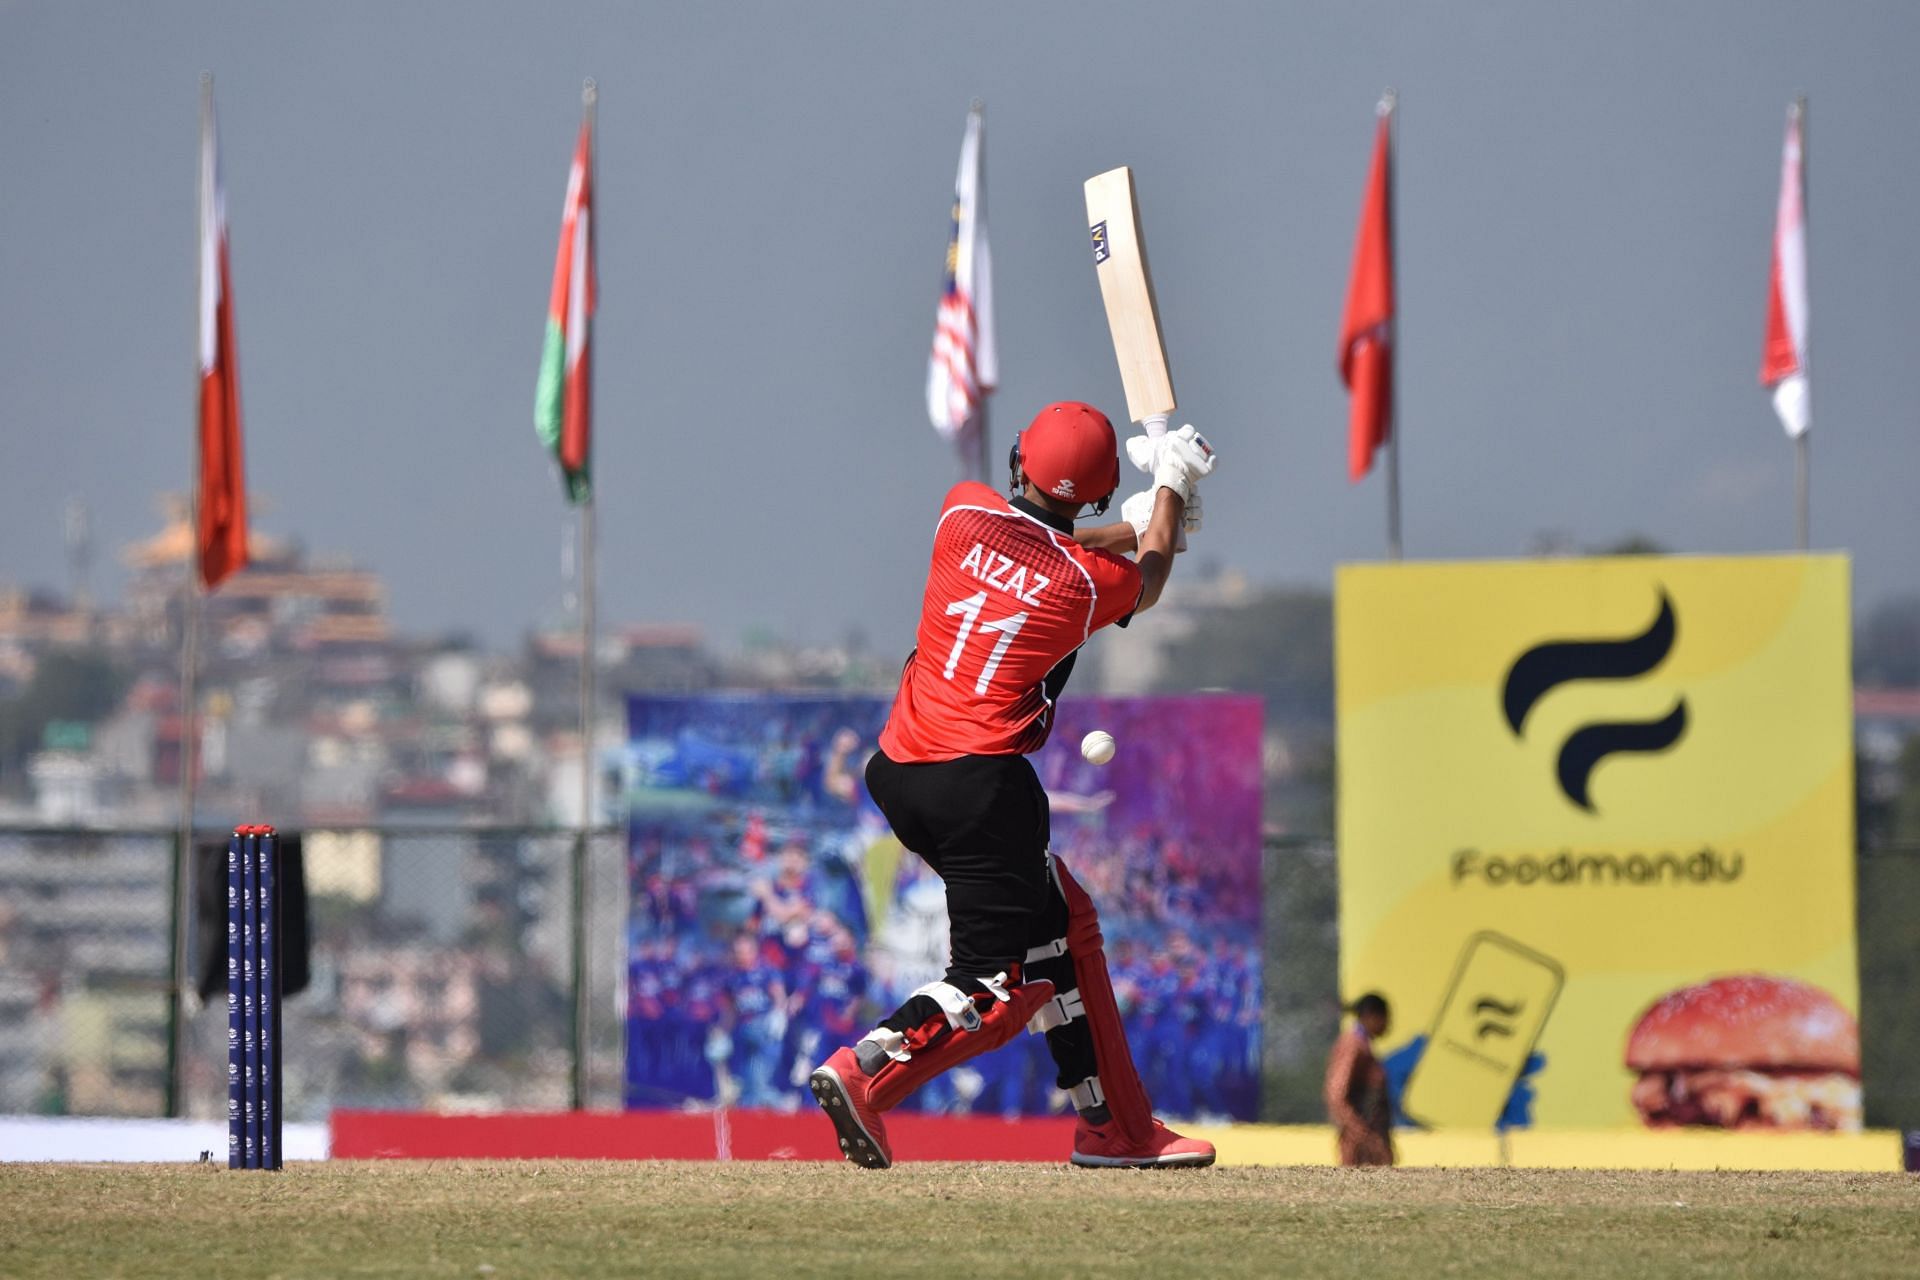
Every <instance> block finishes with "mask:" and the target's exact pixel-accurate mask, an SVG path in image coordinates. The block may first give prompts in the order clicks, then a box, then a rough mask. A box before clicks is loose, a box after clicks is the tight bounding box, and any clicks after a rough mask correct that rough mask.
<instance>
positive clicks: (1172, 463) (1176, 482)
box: [1153, 426, 1217, 502]
mask: <svg viewBox="0 0 1920 1280" xmlns="http://www.w3.org/2000/svg"><path fill="white" fill-rule="evenodd" d="M1158 444H1159V447H1160V457H1159V459H1158V460H1157V461H1156V462H1155V463H1154V467H1153V484H1154V487H1155V488H1156V489H1171V490H1173V491H1174V492H1175V493H1177V494H1179V495H1180V497H1181V499H1182V501H1189V502H1190V501H1192V499H1193V490H1194V486H1196V485H1198V484H1199V483H1200V481H1201V480H1202V479H1204V478H1205V477H1207V476H1209V475H1212V474H1213V467H1214V463H1215V462H1216V461H1217V458H1216V455H1215V454H1214V451H1213V446H1212V445H1210V444H1208V443H1207V438H1206V437H1205V436H1203V435H1201V434H1200V433H1199V432H1198V431H1195V430H1194V429H1193V428H1192V427H1191V426H1185V427H1181V428H1180V429H1179V430H1178V431H1170V432H1168V433H1167V434H1166V435H1164V436H1161V437H1160V439H1159V441H1158Z"/></svg>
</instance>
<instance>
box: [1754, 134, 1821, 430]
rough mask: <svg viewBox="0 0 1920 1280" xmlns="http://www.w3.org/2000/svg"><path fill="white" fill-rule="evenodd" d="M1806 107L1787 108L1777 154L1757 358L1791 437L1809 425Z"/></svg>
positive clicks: (1810, 408) (1810, 410) (1811, 413)
mask: <svg viewBox="0 0 1920 1280" xmlns="http://www.w3.org/2000/svg"><path fill="white" fill-rule="evenodd" d="M1805 117H1806V108H1805V106H1804V104H1803V103H1799V102H1796V103H1794V104H1793V106H1792V107H1790V108H1788V110H1787V140H1786V144H1785V146H1784V147H1783V148H1782V150H1781V153H1780V204H1779V210H1778V212H1777V214H1776V215H1775V218H1774V228H1773V281H1772V284H1771V286H1770V287H1769V288H1768V291H1767V341H1766V346H1765V349H1764V350H1763V351H1762V353H1761V356H1760V383H1761V385H1762V386H1765V387H1767V388H1769V389H1770V390H1772V392H1773V410H1774V412H1775V413H1777V414H1779V415H1780V425H1781V426H1783V427H1785V428H1786V429H1787V434H1788V435H1789V436H1792V437H1794V438H1795V439H1798V438H1799V437H1800V436H1801V435H1803V434H1805V432H1806V430H1807V428H1808V427H1810V426H1812V425H1813V397H1812V392H1811V389H1810V388H1809V386H1808V383H1807V173H1806V135H1805V123H1806V119H1805Z"/></svg>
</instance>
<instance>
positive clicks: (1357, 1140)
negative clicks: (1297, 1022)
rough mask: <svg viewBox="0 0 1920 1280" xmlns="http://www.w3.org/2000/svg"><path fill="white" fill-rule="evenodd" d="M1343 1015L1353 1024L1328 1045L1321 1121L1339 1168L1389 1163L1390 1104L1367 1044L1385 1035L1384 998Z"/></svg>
mask: <svg viewBox="0 0 1920 1280" xmlns="http://www.w3.org/2000/svg"><path fill="white" fill-rule="evenodd" d="M1347 1011H1348V1012H1350V1013H1352V1014H1353V1025H1352V1026H1351V1027H1349V1028H1347V1030H1345V1031H1344V1032H1342V1033H1341V1035H1340V1038H1339V1039H1338V1040H1336V1041H1334V1044H1333V1053H1332V1054H1331V1055H1329V1056H1328V1058H1327V1091H1326V1098H1327V1119H1328V1121H1329V1122H1330V1123H1331V1124H1332V1125H1333V1128H1334V1132H1335V1134H1336V1135H1337V1137H1338V1139H1339V1143H1340V1163H1341V1164H1342V1165H1345V1166H1348V1167H1352V1166H1355V1165H1391V1164H1392V1163H1393V1162H1394V1153H1393V1103H1392V1100H1391V1099H1390V1098H1388V1096H1387V1072H1386V1068H1384V1067H1382V1066H1381V1065H1380V1060H1379V1059H1378V1058H1377V1057H1375V1056H1374V1052H1373V1043H1374V1041H1376V1040H1378V1039H1379V1038H1380V1037H1381V1036H1384V1035H1386V1034H1387V1028H1388V1027H1389V1026H1391V1025H1392V1019H1391V1016H1390V1014H1389V1012H1388V1009H1387V1002H1386V999H1385V998H1384V997H1382V996H1380V995H1379V994H1377V993H1375V992H1372V991H1369V992H1368V993H1367V994H1366V995H1363V996H1361V997H1360V998H1359V999H1358V1000H1355V1001H1354V1002H1353V1004H1352V1005H1351V1006H1349V1008H1348V1010H1347Z"/></svg>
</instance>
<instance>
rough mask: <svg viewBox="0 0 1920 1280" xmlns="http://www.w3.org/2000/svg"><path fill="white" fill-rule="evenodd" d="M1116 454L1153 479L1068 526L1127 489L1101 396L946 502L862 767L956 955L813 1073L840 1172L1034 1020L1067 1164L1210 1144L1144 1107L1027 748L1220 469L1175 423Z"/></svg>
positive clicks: (1158, 569)
mask: <svg viewBox="0 0 1920 1280" xmlns="http://www.w3.org/2000/svg"><path fill="white" fill-rule="evenodd" d="M1136 446H1137V450H1136ZM1129 454H1130V456H1132V457H1133V458H1134V460H1135V462H1136V463H1139V464H1141V465H1142V469H1143V470H1147V471H1150V472H1151V474H1152V476H1153V484H1152V486H1151V487H1150V488H1148V489H1147V490H1146V491H1145V492H1144V493H1139V494H1135V495H1134V496H1133V497H1131V498H1129V499H1128V500H1127V501H1126V502H1125V503H1124V504H1123V505H1122V506H1121V508H1120V514H1121V516H1122V519H1121V520H1120V521H1119V522H1118V523H1115V524H1110V525H1105V526H1100V527H1096V528H1089V529H1086V530H1082V531H1081V532H1080V533H1078V534H1077V535H1076V533H1075V532H1074V525H1073V522H1074V519H1075V517H1077V516H1078V515H1079V514H1080V513H1081V510H1082V508H1084V507H1087V506H1091V507H1092V508H1093V511H1094V513H1095V514H1096V515H1099V514H1104V513H1105V512H1106V509H1107V504H1108V502H1109V501H1111V499H1112V496H1113V492H1114V490H1115V489H1116V488H1118V487H1119V483H1120V459H1119V451H1118V448H1117V447H1116V442H1115V439H1114V432H1113V424H1112V423H1111V422H1109V421H1108V420H1107V417H1106V415H1105V414H1103V413H1101V412H1100V411H1099V410H1098V409H1096V408H1094V407H1093V406H1092V405H1087V404H1080V403H1077V402H1063V403H1060V404H1051V405H1048V406H1047V407H1046V408H1044V409H1042V410H1041V411H1040V413H1039V415H1038V416H1037V417H1035V418H1034V420H1033V422H1032V424H1031V425H1030V426H1028V427H1027V429H1026V430H1025V431H1024V432H1022V433H1021V435H1020V438H1019V441H1018V443H1016V444H1015V445H1014V448H1013V455H1012V458H1011V459H1010V462H1011V467H1012V473H1013V474H1012V484H1011V496H1010V497H1007V498H1003V497H1001V496H1000V495H999V494H997V493H995V492H994V491H993V490H992V489H991V488H989V487H988V486H986V485H984V484H980V483H978V482H974V481H968V482H965V483H962V484H959V485H956V486H954V488H953V489H952V490H951V491H949V492H948V494H947V497H946V501H945V503H944V504H943V505H942V507H941V511H940V520H939V523H938V524H937V525H936V526H935V528H934V535H933V559H932V564H931V565H930V566H929V568H928V571H927V586H926V594H925V597H924V600H923V603H922V606H921V612H920V626H919V630H918V633H917V637H916V644H915V647H914V650H913V652H912V653H911V654H910V655H909V656H908V658H907V665H906V669H905V670H904V671H903V672H902V673H901V677H900V689H899V692H898V693H897V694H896V695H895V697H894V702H893V708H892V710H891V712H890V713H889V714H888V717H887V725H886V728H885V729H884V730H882V731H881V734H880V749H879V750H878V751H877V752H875V753H874V755H873V758H872V759H871V760H869V761H868V763H867V770H866V780H867V790H868V792H869V794H871V795H872V797H873V799H874V802H875V803H876V804H878V805H879V807H880V811H881V812H882V813H884V814H885V815H886V818H887V821H888V823H889V824H890V825H891V826H892V827H893V831H894V834H895V835H897V836H898V837H899V838H900V842H901V843H902V844H903V845H905V846H906V847H907V848H909V849H911V850H913V851H914V852H915V853H917V854H919V855H920V857H921V858H923V859H924V860H925V861H926V863H927V865H928V866H930V867H931V868H932V869H933V870H934V872H935V873H936V874H938V875H939V876H940V878H941V880H942V881H943V882H944V883H945V885H946V896H947V915H948V921H949V927H950V930H951V933H950V944H951V951H950V958H949V961H948V967H947V971H946V973H945V975H944V976H943V977H942V978H941V979H940V980H939V981H936V982H930V983H928V984H927V985H925V986H923V987H921V988H920V989H919V990H917V991H915V992H914V993H913V994H912V995H910V996H909V997H908V998H907V1001H906V1003H905V1004H902V1005H901V1006H900V1007H899V1008H898V1009H896V1010H895V1011H894V1012H893V1013H892V1014H890V1015H889V1016H888V1017H886V1018H885V1019H883V1020H882V1021H881V1023H880V1025H879V1026H877V1027H875V1028H874V1029H873V1030H872V1031H869V1032H868V1033H867V1034H866V1035H865V1036H864V1037H863V1038H862V1039H861V1040H860V1041H859V1042H858V1043H856V1044H852V1045H847V1046H844V1047H842V1048H840V1049H838V1050H836V1051H835V1052H834V1054H833V1056H831V1057H830V1058H828V1059H827V1060H826V1062H825V1063H823V1064H821V1065H820V1066H819V1067H818V1068H816V1069H815V1070H814V1072H813V1075H812V1079H811V1086H812V1089H813V1094H814V1097H815V1098H816V1099H817V1100H818V1101H819V1103H820V1106H821V1108H822V1109H823V1110H824V1111H825V1112H826V1113H827V1118H828V1119H830V1120H831V1121H832V1122H833V1126H834V1128H835V1129H836V1130H837V1131H838V1133H839V1138H840V1147H841V1150H842V1151H843V1152H844V1153H845V1154H846V1157H847V1159H848V1160H850V1161H852V1162H853V1163H854V1164H857V1165H861V1166H863V1167H865V1168H869V1169H885V1168H887V1167H889V1166H890V1165H891V1164H892V1163H893V1152H892V1150H891V1148H890V1147H889V1146H888V1143H887V1131H886V1125H885V1122H884V1120H883V1117H884V1116H885V1114H886V1113H887V1112H888V1111H890V1110H892V1109H893V1108H894V1107H896V1106H898V1105H899V1104H900V1103H901V1101H902V1100H904V1099H905V1098H907V1097H908V1096H909V1095H910V1094H912V1093H913V1091H914V1090H915V1089H918V1088H919V1087H920V1086H921V1085H923V1084H925V1083H926V1082H927V1081H928V1080H931V1079H932V1078H933V1077H934V1076H937V1075H939V1074H940V1073H941V1072H943V1071H946V1070H947V1069H949V1068H951V1067H955V1066H958V1065H959V1064H961V1063H963V1062H965V1061H967V1060H968V1059H970V1058H973V1057H976V1056H977V1055H979V1054H982V1053H985V1052H986V1051H987V1050H989V1049H994V1048H998V1047H999V1046H1000V1045H1003V1044H1005V1043H1007V1042H1008V1041H1009V1040H1011V1039H1013V1037H1014V1036H1015V1035H1017V1034H1018V1033H1019V1031H1020V1029H1021V1028H1022V1027H1026V1028H1027V1029H1028V1030H1030V1031H1037V1032H1045V1033H1046V1037H1047V1047H1048V1049H1049V1050H1050V1051H1051V1053H1052V1055H1053V1060H1054V1064H1055V1065H1056V1067H1057V1068H1058V1070H1059V1075H1058V1078H1057V1080H1058V1084H1059V1087H1060V1088H1062V1089H1064V1090H1066V1091H1067V1093H1068V1094H1069V1095H1070V1096H1071V1097H1072V1099H1073V1105H1074V1108H1075V1110H1076V1111H1077V1112H1078V1115H1079V1123H1078V1125H1077V1127H1076V1128H1075V1131H1074V1142H1073V1156H1072V1160H1073V1163H1075V1164H1079V1165H1097V1166H1113V1167H1134V1166H1147V1165H1188V1166H1201V1165H1210V1164H1212V1163H1213V1158H1214V1152H1213V1147H1212V1145H1211V1144H1209V1143H1205V1142H1200V1141H1196V1140H1194V1139H1192V1138H1183V1137H1181V1136H1180V1135H1179V1134H1177V1133H1175V1132H1173V1131H1172V1130H1171V1129H1169V1128H1167V1127H1166V1126H1165V1125H1163V1124H1162V1123H1160V1121H1158V1120H1156V1119H1155V1118H1154V1115H1153V1104H1152V1102H1151V1101H1150V1100H1149V1099H1148V1097H1147V1091H1146V1088H1145V1087H1144V1086H1143V1085H1142V1083H1141V1081H1140V1076H1139V1073H1138V1072H1136V1071H1135V1070H1134V1066H1133V1057H1132V1055H1131V1054H1130V1053H1129V1052H1128V1049H1127V1037H1126V1032H1125V1029H1124V1028H1123V1027H1122V1026H1121V1023H1120V1011H1119V1008H1118V1006H1117V1005H1116V1003H1115V1001H1114V995H1113V987H1112V984H1111V983H1110V982H1109V980H1108V976H1107V962H1106V956H1105V954H1104V952H1103V951H1102V941H1101V936H1100V918H1099V916H1098V915H1097V914H1096V913H1095V911H1094V906H1093V900H1092V899H1091V898H1089V897H1088V896H1087V894H1086V893H1085V891H1083V890H1082V889H1081V888H1080V886H1079V885H1078V884H1077V883H1075V882H1074V879H1073V877H1072V875H1070V874H1069V873H1068V871H1067V868H1066V866H1065V865H1063V864H1062V863H1061V862H1060V860H1059V859H1058V858H1056V857H1053V856H1052V854H1051V853H1050V851H1049V848H1048V840H1049V830H1048V807H1047V796H1046V792H1045V791H1044V790H1043V789H1042V788H1041V785H1040V779H1039V776H1038V775H1037V774H1036V773H1035V772H1034V769H1033V766H1032V764H1030V763H1029V762H1028V760H1027V756H1028V755H1029V754H1030V753H1032V752H1035V751H1038V750H1039V749H1040V748H1041V747H1042V746H1044V745H1045V744H1046V741H1047V735H1048V733H1049V732H1050V731H1051V730H1052V729H1053V709H1054V703H1055V702H1056V701H1057V700H1058V698H1059V697H1060V692H1061V690H1062V689H1063V688H1064V687H1065V685H1066V682H1067V677H1068V675H1069V674H1070V673H1071V672H1072V670H1073V663H1074V658H1075V656H1076V655H1077V654H1078V653H1079V651H1080V647H1081V646H1082V645H1084V644H1085V643H1086V642H1087V640H1088V638H1089V637H1091V636H1092V635H1093V633H1094V632H1096V631H1098V630H1100V629H1101V628H1102V627H1105V626H1109V625H1113V624H1118V625H1120V626H1125V625H1126V624H1127V622H1128V621H1129V620H1130V619H1131V618H1132V617H1133V616H1134V615H1135V614H1136V613H1139V612H1140V611H1141V610H1143V609H1150V608H1152V607H1153V605H1154V602H1155V601H1157V600H1158V599H1159V598H1160V593H1161V590H1162V589H1163V588H1164V587H1165V586H1166V583H1167V577H1168V575H1169V573H1170V572H1171V571H1172V568H1173V555H1174V552H1175V550H1176V549H1177V547H1178V546H1180V545H1183V544H1184V533H1185V531H1186V530H1187V529H1194V528H1198V514H1199V511H1198V505H1197V503H1196V502H1195V486H1196V485H1198V483H1199V482H1200V480H1201V478H1202V477H1204V476H1206V475H1208V474H1209V473H1211V472H1212V470H1213V467H1214V462H1215V458H1214V455H1213V452H1212V450H1211V449H1210V448H1209V447H1208V445H1207V442H1206V440H1205V439H1203V438H1202V437H1201V436H1199V435H1198V434H1196V433H1195V432H1194V430H1193V428H1192V427H1182V428H1180V429H1179V430H1178V431H1175V432H1170V433H1167V434H1164V435H1161V436H1157V437H1153V438H1152V439H1151V440H1146V439H1142V440H1135V441H1130V442H1129ZM1128 551H1131V552H1134V553H1136V554H1135V558H1134V559H1133V560H1127V559H1124V558H1123V557H1122V556H1121V555H1119V554H1116V553H1118V552H1128Z"/></svg>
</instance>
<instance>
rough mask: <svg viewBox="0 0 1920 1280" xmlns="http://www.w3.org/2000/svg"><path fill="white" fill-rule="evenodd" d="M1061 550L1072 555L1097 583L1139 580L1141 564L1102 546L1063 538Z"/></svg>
mask: <svg viewBox="0 0 1920 1280" xmlns="http://www.w3.org/2000/svg"><path fill="white" fill-rule="evenodd" d="M1060 542H1061V550H1063V551H1065V552H1066V553H1067V554H1068V555H1069V556H1071V557H1072V558H1073V559H1074V561H1075V562H1076V563H1078V564H1079V565H1080V567H1081V568H1083V569H1085V570H1086V571H1087V573H1088V575H1089V576H1090V577H1092V578H1093V580H1094V581H1095V582H1097V583H1109V584H1110V583H1124V582H1133V581H1137V580H1138V579H1139V577H1140V566H1139V565H1137V564H1135V563H1134V562H1133V561H1131V560H1129V559H1127V558H1126V557H1125V556H1122V555H1115V554H1114V553H1113V552H1111V551H1107V550H1105V549H1104V548H1101V547H1083V546H1081V545H1080V544H1079V543H1077V542H1075V541H1074V540H1073V539H1072V538H1062V539H1060Z"/></svg>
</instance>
